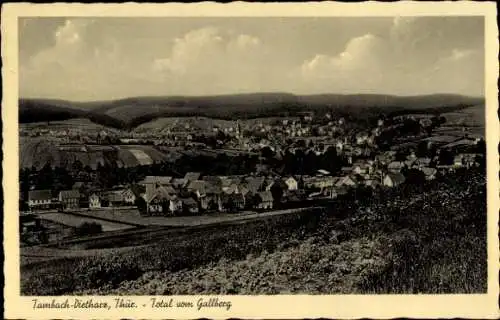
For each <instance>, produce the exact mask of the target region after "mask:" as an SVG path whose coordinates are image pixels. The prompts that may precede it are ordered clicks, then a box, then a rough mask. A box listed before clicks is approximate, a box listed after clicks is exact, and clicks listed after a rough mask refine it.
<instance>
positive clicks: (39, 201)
mask: <svg viewBox="0 0 500 320" xmlns="http://www.w3.org/2000/svg"><path fill="white" fill-rule="evenodd" d="M51 204H52V191H50V190H31V191H29V192H28V206H29V208H30V209H48V208H49V207H50V206H51Z"/></svg>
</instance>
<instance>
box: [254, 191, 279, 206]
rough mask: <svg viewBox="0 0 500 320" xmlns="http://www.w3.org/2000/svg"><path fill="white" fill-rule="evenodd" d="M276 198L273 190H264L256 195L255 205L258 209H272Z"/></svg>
mask: <svg viewBox="0 0 500 320" xmlns="http://www.w3.org/2000/svg"><path fill="white" fill-rule="evenodd" d="M273 204H274V198H273V194H272V193H271V191H262V192H259V193H257V195H256V203H255V207H256V208H257V209H272V208H273Z"/></svg>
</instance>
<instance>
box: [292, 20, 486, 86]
mask: <svg viewBox="0 0 500 320" xmlns="http://www.w3.org/2000/svg"><path fill="white" fill-rule="evenodd" d="M429 21H430V22H432V23H431V26H429V25H428V23H429ZM436 22H439V23H441V24H443V26H442V27H441V28H438V26H437V25H433V23H436ZM454 23H456V21H454V20H450V21H447V22H445V23H443V22H442V21H439V20H426V19H421V18H414V17H397V18H395V19H394V20H393V25H392V28H391V29H390V32H389V35H388V36H387V37H386V38H381V37H377V36H374V35H372V34H366V35H363V36H360V37H355V38H352V39H351V40H349V41H348V42H347V43H346V45H345V47H344V49H343V50H342V52H341V53H338V54H334V55H328V54H324V53H322V54H316V55H315V56H313V57H311V58H310V59H307V60H306V61H304V62H303V64H302V66H301V68H300V79H301V80H302V82H303V86H304V88H305V89H306V90H310V91H314V92H325V91H330V92H360V93H365V92H378V93H394V92H397V93H399V94H421V93H435V92H447V93H464V94H477V95H480V94H482V87H483V83H484V72H483V69H484V57H483V56H482V55H483V52H480V51H478V50H472V49H469V48H467V47H465V45H466V44H465V43H462V42H460V39H459V38H456V39H455V40H456V41H455V42H456V44H458V45H460V46H459V47H453V48H450V43H447V42H446V39H447V37H448V36H451V35H452V31H453V30H452V28H451V27H450V25H453V24H454ZM442 42H443V43H444V44H441V43H442Z"/></svg>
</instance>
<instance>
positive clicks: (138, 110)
mask: <svg viewBox="0 0 500 320" xmlns="http://www.w3.org/2000/svg"><path fill="white" fill-rule="evenodd" d="M481 103H484V99H483V98H473V97H465V96H460V95H445V94H436V95H425V96H413V97H401V96H390V95H369V94H357V95H339V94H320V95H302V96H299V95H293V94H288V93H252V94H237V95H218V96H196V97H184V96H171V97H135V98H127V99H120V100H113V101H95V102H71V101H64V100H45V99H20V100H19V121H20V122H21V123H26V122H38V121H56V120H66V119H72V118H82V117H83V118H87V119H89V120H91V121H93V122H95V123H98V124H101V125H105V126H110V127H114V128H120V129H128V130H130V129H133V128H135V127H137V126H139V125H140V124H143V123H146V122H149V121H152V120H155V119H157V118H160V117H178V116H203V117H209V118H217V119H235V118H246V119H248V118H258V117H270V116H293V115H296V114H297V113H298V112H300V111H319V112H323V111H324V112H326V111H328V112H331V113H333V114H334V115H338V116H343V117H348V118H350V119H360V120H366V119H369V118H373V117H378V116H379V115H380V114H398V113H407V112H412V113H415V112H425V113H441V112H450V111H454V110H461V109H463V108H466V107H469V106H472V105H477V104H481Z"/></svg>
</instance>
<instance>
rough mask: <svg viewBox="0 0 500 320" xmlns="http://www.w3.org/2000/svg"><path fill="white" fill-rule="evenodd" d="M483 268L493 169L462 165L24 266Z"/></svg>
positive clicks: (75, 274) (418, 280)
mask: <svg viewBox="0 0 500 320" xmlns="http://www.w3.org/2000/svg"><path fill="white" fill-rule="evenodd" d="M486 272H487V265H486V182H485V178H484V172H474V171H467V172H465V171H464V172H457V174H455V175H448V176H445V177H443V178H442V180H440V181H432V182H427V183H426V184H424V185H418V186H416V185H407V186H402V187H400V188H399V189H391V190H384V191H380V192H376V193H375V194H373V195H372V196H366V195H364V196H361V195H356V194H350V195H348V196H347V198H344V199H342V200H341V201H338V202H336V203H335V204H333V205H332V206H331V207H329V208H325V210H324V211H322V212H318V214H312V213H308V214H307V215H300V214H298V215H291V216H282V217H279V218H273V219H268V220H262V221H257V222H253V223H250V224H241V225H232V226H220V227H218V228H215V229H210V230H202V231H198V232H195V233H193V234H184V235H178V236H175V237H172V238H169V239H165V241H159V242H158V243H157V244H155V245H153V246H147V247H140V248H136V249H131V250H130V251H127V252H124V253H123V252H122V253H119V254H116V255H113V256H111V255H110V256H109V257H106V258H99V259H96V258H92V257H87V258H78V259H65V260H61V261H56V262H44V263H40V264H32V265H27V266H23V268H22V269H21V273H22V277H21V279H22V283H21V290H22V292H23V294H28V295H54V294H67V293H72V294H105V295H109V294H126V295H142V294H146V295H154V294H197V293H203V294H209V293H210V294H224V293H228V294H276V293H288V292H291V293H301V292H308V293H374V292H376V293H451V292H453V293H480V292H485V291H486V280H487V273H486ZM285 288H288V291H286V290H285Z"/></svg>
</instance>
